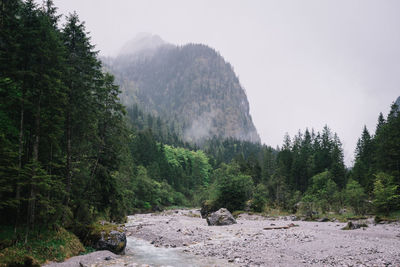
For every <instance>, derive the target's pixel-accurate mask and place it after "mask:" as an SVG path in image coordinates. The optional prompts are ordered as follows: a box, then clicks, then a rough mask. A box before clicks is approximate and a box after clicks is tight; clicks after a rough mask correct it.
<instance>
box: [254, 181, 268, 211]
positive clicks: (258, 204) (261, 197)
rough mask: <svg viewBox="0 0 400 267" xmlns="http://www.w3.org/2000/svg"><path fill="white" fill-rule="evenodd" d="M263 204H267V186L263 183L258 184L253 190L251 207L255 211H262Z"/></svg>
mask: <svg viewBox="0 0 400 267" xmlns="http://www.w3.org/2000/svg"><path fill="white" fill-rule="evenodd" d="M265 204H267V188H266V187H265V185H263V184H259V185H257V187H256V189H255V190H254V194H253V201H252V205H251V209H252V210H253V211H256V212H262V211H264V208H265Z"/></svg>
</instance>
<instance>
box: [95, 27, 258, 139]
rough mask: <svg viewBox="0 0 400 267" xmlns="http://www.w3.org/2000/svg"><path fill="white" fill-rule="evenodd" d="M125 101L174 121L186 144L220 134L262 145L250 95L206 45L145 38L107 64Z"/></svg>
mask: <svg viewBox="0 0 400 267" xmlns="http://www.w3.org/2000/svg"><path fill="white" fill-rule="evenodd" d="M103 61H104V63H105V65H106V67H107V68H108V69H109V70H110V71H111V72H112V73H113V74H114V75H115V77H116V81H117V83H118V84H119V85H120V86H121V91H122V95H121V98H122V101H123V102H124V104H125V105H127V106H128V107H129V106H131V105H133V104H137V105H138V106H139V108H140V109H142V110H144V111H145V112H148V113H150V114H152V115H155V116H159V117H161V118H162V119H164V120H165V121H170V122H171V121H173V122H174V123H175V124H176V125H177V128H178V129H177V131H178V132H180V133H181V135H182V137H183V138H184V140H185V141H194V142H199V141H201V140H204V139H207V138H210V137H213V136H218V137H223V138H228V137H233V138H236V139H240V140H245V141H251V142H260V138H259V135H258V133H257V130H256V128H255V126H254V124H253V121H252V118H251V116H250V113H249V103H248V100H247V97H246V93H245V91H244V89H243V88H242V86H241V85H240V82H239V80H238V78H237V76H236V74H235V73H234V71H233V68H232V66H231V65H230V64H229V63H227V62H226V61H225V60H224V58H223V57H222V56H221V55H220V54H219V53H218V52H216V51H215V50H214V49H212V48H210V47H208V46H206V45H202V44H188V45H184V46H174V45H170V44H167V43H165V42H163V41H162V40H161V39H160V38H159V37H158V36H154V35H145V34H141V35H140V36H138V37H136V38H135V39H134V40H133V41H131V42H129V43H128V44H127V45H125V46H124V47H123V49H122V50H121V52H120V54H119V56H117V57H116V58H114V59H108V60H103Z"/></svg>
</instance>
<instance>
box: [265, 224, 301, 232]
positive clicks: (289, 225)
mask: <svg viewBox="0 0 400 267" xmlns="http://www.w3.org/2000/svg"><path fill="white" fill-rule="evenodd" d="M298 226H299V225H298V224H294V223H291V224H288V225H286V226H274V227H264V230H279V229H289V228H291V227H298Z"/></svg>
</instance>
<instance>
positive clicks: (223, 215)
mask: <svg viewBox="0 0 400 267" xmlns="http://www.w3.org/2000/svg"><path fill="white" fill-rule="evenodd" d="M235 223H236V220H235V218H233V216H232V214H231V213H230V212H229V210H227V209H225V208H221V209H219V210H217V211H216V212H213V213H211V214H210V215H209V216H208V217H207V224H208V225H231V224H235Z"/></svg>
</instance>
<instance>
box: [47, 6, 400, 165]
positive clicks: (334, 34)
mask: <svg viewBox="0 0 400 267" xmlns="http://www.w3.org/2000/svg"><path fill="white" fill-rule="evenodd" d="M54 2H55V5H56V6H57V7H58V8H59V12H60V13H62V14H68V13H70V12H73V11H76V12H77V13H78V14H79V16H80V18H81V20H83V21H85V22H86V28H87V30H88V31H89V32H90V36H91V37H92V42H93V43H94V44H96V48H97V49H98V50H100V54H101V55H105V56H113V55H115V54H116V53H117V52H118V50H119V49H120V48H121V46H123V44H124V43H126V42H127V41H129V40H130V39H132V38H134V37H135V35H136V34H138V33H141V32H149V33H153V34H158V35H160V36H161V38H163V39H164V40H165V41H167V42H169V43H173V44H186V43H203V44H207V45H209V46H211V47H213V48H215V49H216V50H217V51H219V52H220V54H221V55H222V56H223V57H224V58H225V59H226V60H227V61H228V62H230V63H231V64H232V65H233V67H234V70H235V72H236V74H237V75H238V76H239V79H240V81H241V84H242V85H243V87H244V89H245V90H246V93H247V97H248V99H249V102H250V113H251V115H252V118H253V121H254V123H255V126H256V128H257V130H258V132H259V134H260V136H261V140H262V142H263V143H266V144H268V145H271V146H273V147H275V146H277V145H281V144H282V142H283V136H284V134H285V133H286V132H288V133H289V134H290V135H291V136H293V135H295V134H296V133H297V131H298V130H299V129H301V130H304V129H305V128H306V127H308V128H314V129H316V130H321V129H322V127H323V126H324V125H325V124H327V125H328V126H329V127H330V128H331V129H332V130H333V131H335V132H337V133H338V135H339V137H340V139H341V140H342V142H343V145H344V150H345V159H346V164H347V165H348V166H349V165H350V164H351V162H352V159H353V154H354V148H355V145H356V142H357V139H358V137H359V136H360V135H361V131H362V128H363V126H364V124H365V125H367V127H368V129H369V130H370V131H371V132H373V131H374V130H375V126H376V122H377V118H378V115H379V112H383V114H384V115H385V116H386V115H387V113H388V111H389V109H390V105H391V103H392V102H393V101H395V100H396V98H397V97H398V96H399V95H400V1H397V0H392V1H390V0H385V1H380V0H375V1H369V0H357V1H352V0H342V1H340V0H331V1H321V0H314V1H308V0H307V1H299V0H293V1H282V0H276V1H266V0H260V1H255V0H251V1H239V0H238V1H233V0H218V1H216V0H201V1H200V0H197V1H194V0H159V1H154V0H142V1H138V0H55V1H54Z"/></svg>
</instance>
